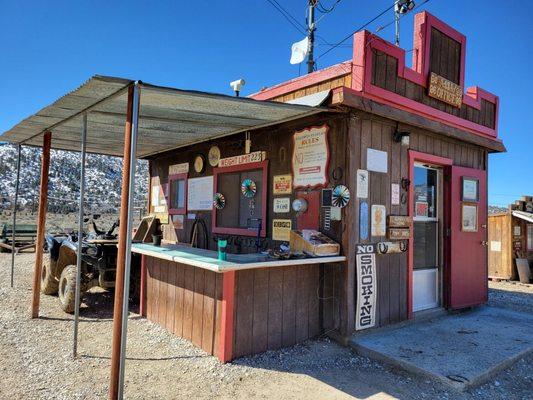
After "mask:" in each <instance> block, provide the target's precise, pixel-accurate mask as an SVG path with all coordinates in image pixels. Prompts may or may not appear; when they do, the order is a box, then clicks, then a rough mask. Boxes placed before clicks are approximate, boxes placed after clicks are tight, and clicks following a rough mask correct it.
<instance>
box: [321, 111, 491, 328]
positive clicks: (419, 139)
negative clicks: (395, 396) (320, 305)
mask: <svg viewBox="0 0 533 400" xmlns="http://www.w3.org/2000/svg"><path fill="white" fill-rule="evenodd" d="M354 115H355V117H354V118H355V121H356V122H355V123H354V124H353V125H352V126H351V129H350V138H349V141H350V142H351V143H353V144H350V148H352V147H353V148H354V151H350V155H351V157H352V158H353V161H350V163H349V165H350V168H351V169H358V168H361V169H366V168H367V165H366V162H367V158H366V152H367V149H368V148H374V149H377V150H382V151H386V152H387V153H388V173H387V174H383V173H376V172H370V180H369V198H368V203H369V206H370V205H372V204H381V205H384V206H385V207H386V209H387V214H394V215H408V209H407V191H405V190H403V189H401V190H400V194H401V199H402V201H401V202H400V205H392V204H391V192H390V190H391V184H392V183H396V184H401V179H402V178H408V176H409V172H408V168H409V159H408V150H409V149H411V150H415V151H419V152H423V153H428V154H432V155H436V156H441V157H447V158H452V159H453V160H454V164H455V165H459V166H464V167H470V168H478V169H485V162H484V159H485V153H486V151H485V150H484V149H483V148H480V147H477V146H474V145H469V144H466V143H462V142H459V141H456V140H453V139H448V138H444V137H441V136H438V135H436V134H433V133H430V132H427V131H424V130H422V129H418V128H414V127H412V126H408V125H404V124H399V125H398V129H399V130H400V131H407V132H410V146H409V147H406V146H402V145H401V144H399V143H395V142H394V141H393V132H394V131H395V129H396V123H395V122H393V121H391V120H387V119H385V118H380V117H377V116H374V115H371V114H368V113H363V112H357V113H355V114H354ZM348 182H349V187H350V188H352V200H351V201H350V205H349V206H348V209H349V207H354V209H353V211H352V212H351V214H350V215H351V216H352V217H353V221H352V223H354V224H355V226H356V227H358V226H359V214H358V209H359V203H360V200H359V199H357V196H356V192H355V187H356V183H355V181H354V180H349V181H348ZM352 201H353V203H352ZM356 210H357V212H356ZM347 240H349V241H353V242H354V243H375V242H378V241H382V240H387V239H386V238H385V237H370V238H369V239H368V240H366V241H361V240H360V238H359V232H354V233H353V234H351V235H350V236H349V239H347ZM350 262H355V261H354V260H353V259H352V260H351V261H350ZM376 262H377V281H378V286H377V287H378V292H377V321H378V326H385V325H388V324H391V323H395V322H399V321H402V320H405V319H407V317H408V310H407V279H408V276H407V254H406V253H403V254H393V255H378V256H377V257H376ZM353 290H354V292H355V290H356V289H355V288H354V289H353ZM333 295H334V296H339V293H337V292H335V293H334V294H333ZM356 298H357V297H355V299H356ZM355 301H356V300H355ZM340 312H341V314H342V313H343V312H345V309H344V308H341V310H340ZM325 318H326V317H325ZM342 318H343V317H342V315H341V319H342ZM328 323H329V322H328V320H327V318H326V320H325V321H324V327H325V329H327V326H328V325H327V324H328ZM352 331H353V326H352Z"/></svg>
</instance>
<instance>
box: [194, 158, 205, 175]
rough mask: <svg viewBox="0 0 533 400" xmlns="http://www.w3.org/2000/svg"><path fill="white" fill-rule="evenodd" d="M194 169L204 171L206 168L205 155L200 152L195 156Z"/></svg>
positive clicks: (199, 171)
mask: <svg viewBox="0 0 533 400" xmlns="http://www.w3.org/2000/svg"><path fill="white" fill-rule="evenodd" d="M194 170H195V171H196V172H198V173H201V172H204V170H205V157H204V156H203V155H201V154H198V155H197V156H196V157H195V158H194Z"/></svg>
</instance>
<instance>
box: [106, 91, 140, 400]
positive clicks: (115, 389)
mask: <svg viewBox="0 0 533 400" xmlns="http://www.w3.org/2000/svg"><path fill="white" fill-rule="evenodd" d="M138 85H139V84H138V82H136V83H135V85H134V86H130V87H129V89H128V104H127V109H126V124H125V126H124V158H123V160H122V162H123V164H122V191H121V198H120V221H121V223H120V226H119V234H118V251H117V271H116V279H115V303H114V306H113V338H112V345H111V374H110V379H109V398H110V399H112V400H115V399H118V398H119V392H120V393H123V391H122V389H119V386H120V385H119V381H120V378H119V376H120V366H121V364H122V365H124V363H123V362H122V363H121V357H122V344H121V341H122V329H123V326H124V324H123V318H122V317H123V316H122V314H123V302H124V296H125V295H124V286H125V285H124V284H125V275H126V271H125V270H126V265H128V263H127V262H126V254H128V253H130V248H131V236H128V231H130V232H131V229H130V228H131V226H130V225H131V223H130V220H131V214H130V212H131V210H130V209H129V204H130V194H131V195H132V194H133V190H132V187H131V185H130V175H131V168H132V162H131V160H132V157H133V158H135V154H133V155H132V153H131V149H132V142H136V139H137V136H136V135H137V122H138V121H137V119H138V115H139V87H138ZM134 99H135V101H134ZM134 108H135V109H136V111H135V115H136V118H137V119H135V124H134V123H133V121H134V118H133V114H134ZM134 127H135V129H134ZM134 132H135V133H134ZM134 135H135V137H134ZM133 139H135V141H134V140H133ZM133 164H134V163H133ZM128 237H129V238H130V241H129V243H130V244H129V245H128ZM128 270H129V267H128ZM128 277H129V273H128ZM128 282H129V281H128ZM126 310H127V308H126ZM126 318H127V314H126Z"/></svg>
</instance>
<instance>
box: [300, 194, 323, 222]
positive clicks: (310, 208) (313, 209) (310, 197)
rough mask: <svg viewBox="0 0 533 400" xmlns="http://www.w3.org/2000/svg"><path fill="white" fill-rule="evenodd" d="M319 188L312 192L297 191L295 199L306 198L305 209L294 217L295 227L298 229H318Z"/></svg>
mask: <svg viewBox="0 0 533 400" xmlns="http://www.w3.org/2000/svg"><path fill="white" fill-rule="evenodd" d="M320 192H321V191H320V190H314V191H312V192H309V193H307V192H303V191H301V192H300V191H297V192H296V198H297V199H305V200H307V211H306V212H303V213H301V214H300V215H298V217H297V218H296V227H297V229H298V230H302V229H314V230H318V228H319V226H320Z"/></svg>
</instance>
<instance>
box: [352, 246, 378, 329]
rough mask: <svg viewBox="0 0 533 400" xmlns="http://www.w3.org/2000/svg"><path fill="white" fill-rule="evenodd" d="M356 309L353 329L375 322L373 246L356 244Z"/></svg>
mask: <svg viewBox="0 0 533 400" xmlns="http://www.w3.org/2000/svg"><path fill="white" fill-rule="evenodd" d="M356 262H357V310H356V322H355V329H356V330H361V329H367V328H372V327H373V326H374V325H375V324H376V290H377V281H376V254H375V246H374V245H372V244H370V245H365V244H360V245H357V255H356Z"/></svg>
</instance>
